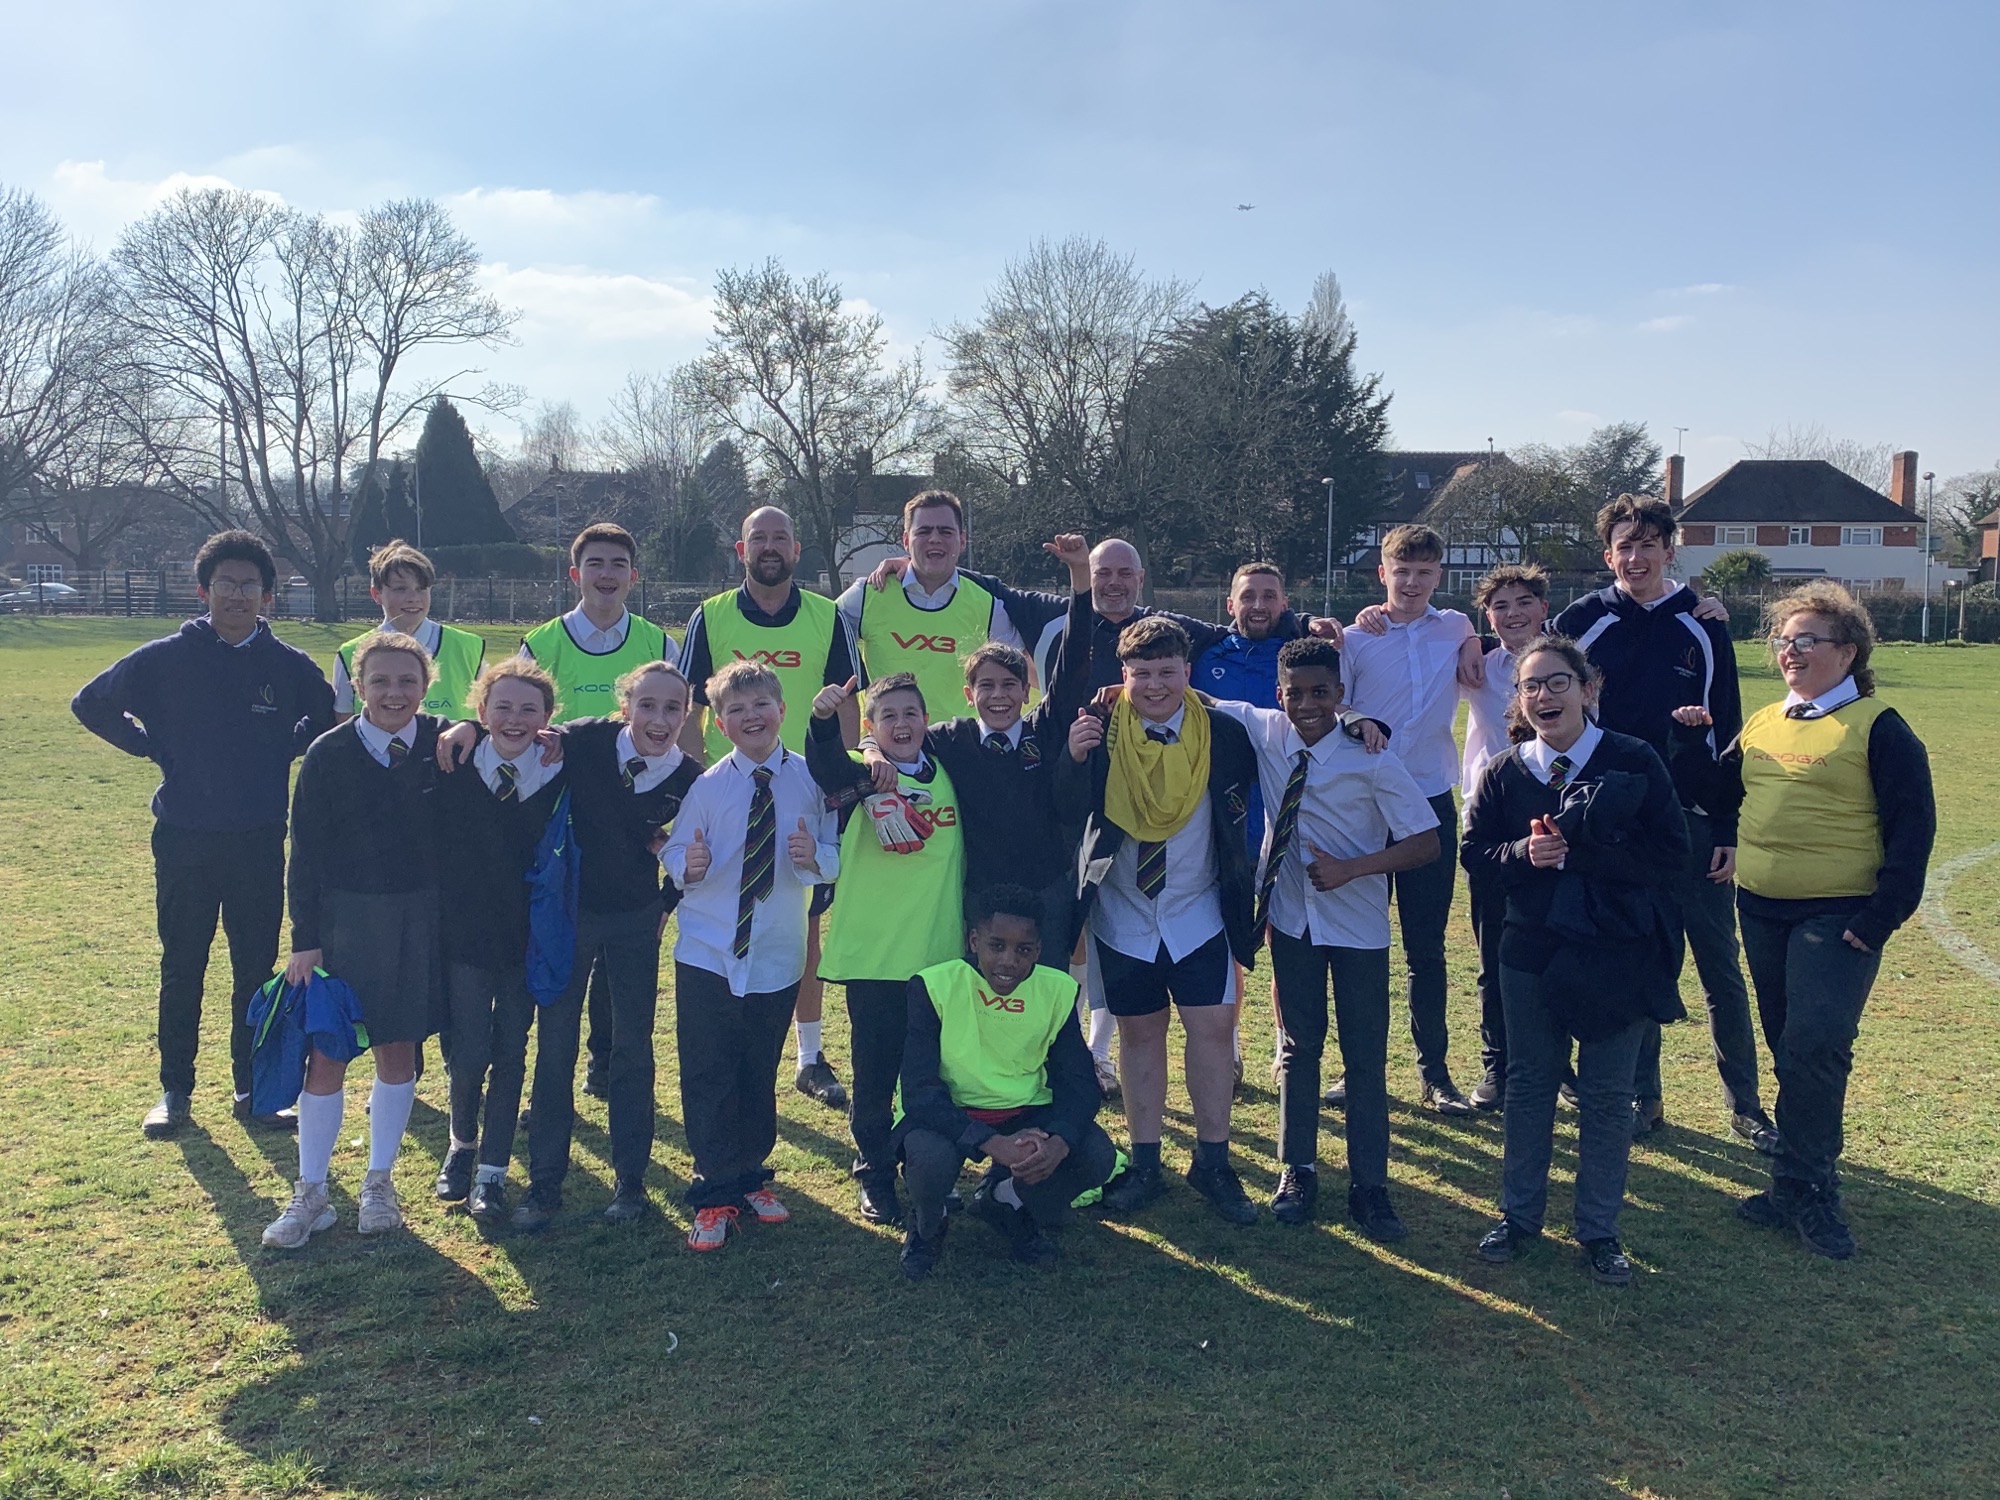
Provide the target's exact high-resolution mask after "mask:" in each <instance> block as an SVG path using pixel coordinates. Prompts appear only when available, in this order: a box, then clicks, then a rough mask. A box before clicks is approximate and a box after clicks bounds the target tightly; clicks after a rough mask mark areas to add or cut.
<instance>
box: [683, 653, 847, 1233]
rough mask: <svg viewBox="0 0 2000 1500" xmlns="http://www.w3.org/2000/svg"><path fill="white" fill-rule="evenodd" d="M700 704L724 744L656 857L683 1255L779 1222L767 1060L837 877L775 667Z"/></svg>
mask: <svg viewBox="0 0 2000 1500" xmlns="http://www.w3.org/2000/svg"><path fill="white" fill-rule="evenodd" d="M707 696H708V705H709V711H710V713H711V714H712V715H713V716H714V718H715V722H716V724H717V725H718V727H720V729H721V730H722V733H723V734H724V735H725V736H726V737H727V738H728V740H729V743H730V744H731V745H732V746H733V747H734V748H733V749H732V750H731V751H730V753H729V754H727V755H725V756H724V757H723V758H722V759H721V760H719V761H717V762H716V763H715V764H714V765H712V766H710V767H709V768H708V770H706V771H705V772H703V773H702V775H701V778H700V779H699V780H697V781H696V782H695V784H694V785H693V787H691V788H690V789H689V791H688V795H687V800H686V801H685V802H684V803H682V804H681V811H680V816H679V817H678V818H676V819H675V820H674V831H673V834H672V836H671V837H670V838H669V839H668V840H667V843H666V847H665V848H663V849H662V850H661V851H660V863H661V864H662V865H663V866H664V867H665V869H666V872H667V877H668V879H670V880H672V881H673V883H674V884H675V885H676V886H678V887H679V888H680V890H681V891H682V893H683V895H682V899H681V903H680V905H679V907H678V908H677V910H678V911H679V913H680V937H679V939H678V940H677V941H676V942H675V944H674V1002H675V1003H674V1016H675V1020H674V1031H675V1036H676V1038H677V1041H678V1044H679V1048H680V1070H681V1118H682V1120H683V1121H684V1122H685V1123H686V1126H687V1137H688V1148H689V1150H690V1151H691V1152H692V1153H693V1155H694V1176H693V1177H692V1178H691V1179H690V1180H689V1182H688V1189H687V1198H686V1202H687V1205H688V1207H689V1208H691V1209H693V1210H694V1227H693V1228H692V1229H690V1230H689V1231H688V1241H687V1242H688V1248H689V1249H691V1250H720V1249H721V1248H722V1247H723V1245H724V1244H725V1243H726V1242H727V1241H728V1238H729V1231H730V1230H731V1229H733V1228H734V1227H735V1225H736V1222H737V1218H738V1216H739V1215H740V1214H741V1212H742V1210H743V1209H744V1208H746V1207H747V1208H748V1209H749V1210H750V1212H751V1213H752V1214H753V1215H755V1217H756V1219H757V1222H758V1223H760V1224H782V1223H784V1222H785V1221H786V1220H787V1219H789V1218H790V1217H791V1214H790V1212H789V1211H788V1210H787V1209H786V1208H785V1205H784V1204H783V1203H781V1202H779V1201H778V1198H777V1197H776V1195H774V1194H773V1193H772V1192H771V1190H770V1181H771V1169H770V1167H768V1166H767V1165H765V1162H766V1159H767V1158H768V1157H769V1156H770V1154H771V1148H772V1147H773V1146H775V1145H776V1144H777V1141H778V1081H777V1080H778V1065H779V1064H780V1063H781V1062H782V1061H783V1060H784V1055H785V1031H786V1028H787V1027H789V1026H790V1025H791V1023H792V1008H793V1006H794V1004H795V1003H796V1002H797V1000H798V994H799V980H800V979H801V978H802V977H803V976H804V974H805V969H806V923H807V909H808V907H809V906H810V904H811V901H812V894H813V887H814V886H815V885H816V884H818V883H819V882H822V881H829V880H832V879H833V878H834V877H835V876H836V875H838V874H839V873H840V852H839V850H838V848H837V847H836V846H835V842H834V839H835V833H834V825H833V818H832V816H831V815H830V814H829V813H828V812H827V811H826V806H825V803H824V801H823V800H822V799H821V797H820V794H819V788H818V787H817V786H816V785H815V784H814V783H813V779H812V776H811V775H810V773H808V772H807V770H806V763H805V761H804V759H803V758H802V757H800V756H797V755H794V754H792V752H791V751H789V750H787V749H786V748H785V747H784V746H783V745H782V744H781V743H780V742H779V739H778V730H779V727H780V726H781V725H782V724H783V723H784V720H785V695H784V689H783V687H782V685H781V684H780V683H779V680H778V675H777V673H775V672H773V671H772V670H771V669H770V668H769V667H765V666H760V665H758V664H756V663H754V662H743V661H740V662H735V663H732V664H731V665H729V666H727V667H724V668H723V669H722V670H721V671H720V672H717V673H716V674H715V675H714V676H713V677H711V678H709V679H708V684H707Z"/></svg>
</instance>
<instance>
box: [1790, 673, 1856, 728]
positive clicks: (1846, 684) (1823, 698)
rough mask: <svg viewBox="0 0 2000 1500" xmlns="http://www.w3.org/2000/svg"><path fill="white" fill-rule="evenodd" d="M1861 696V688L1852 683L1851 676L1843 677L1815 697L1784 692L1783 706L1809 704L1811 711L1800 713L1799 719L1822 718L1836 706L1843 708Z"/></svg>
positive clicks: (1791, 706) (1794, 706)
mask: <svg viewBox="0 0 2000 1500" xmlns="http://www.w3.org/2000/svg"><path fill="white" fill-rule="evenodd" d="M1860 696H1861V689H1860V688H1858V687H1856V686H1855V685H1854V679H1853V678H1852V677H1843V678H1841V679H1840V681H1839V682H1838V683H1836V684H1835V685H1834V686H1832V687H1830V688H1828V689H1827V690H1826V691H1825V692H1823V693H1821V694H1820V695H1819V696H1818V697H1817V698H1801V697H1800V696H1799V695H1798V694H1797V693H1787V694H1785V707H1786V708H1787V709H1792V708H1797V707H1798V706H1799V705H1800V704H1801V703H1806V704H1810V705H1811V706H1812V712H1810V713H1803V714H1800V715H1799V717H1800V718H1801V719H1824V718H1825V717H1826V716H1827V715H1828V714H1830V713H1832V712H1833V711H1834V710H1835V709H1836V708H1845V707H1847V705H1848V704H1850V703H1852V702H1853V701H1854V700H1855V699H1856V698H1859V697H1860Z"/></svg>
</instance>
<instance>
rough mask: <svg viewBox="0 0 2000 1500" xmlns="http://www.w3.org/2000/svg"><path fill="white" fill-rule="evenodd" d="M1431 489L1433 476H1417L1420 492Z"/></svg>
mask: <svg viewBox="0 0 2000 1500" xmlns="http://www.w3.org/2000/svg"><path fill="white" fill-rule="evenodd" d="M1430 487H1431V476H1430V475H1428V474H1419V475H1418V476H1417V488H1418V489H1420V490H1427V489H1429V488H1430Z"/></svg>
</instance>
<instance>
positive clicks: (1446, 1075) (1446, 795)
mask: <svg viewBox="0 0 2000 1500" xmlns="http://www.w3.org/2000/svg"><path fill="white" fill-rule="evenodd" d="M1430 804H1431V811H1432V813H1434V814H1435V815H1436V816H1437V820H1438V857H1437V858H1436V859H1434V860H1432V861H1431V862H1430V863H1429V864H1427V865H1418V866H1417V867H1416V869H1414V870H1403V871H1399V872H1398V873H1397V874H1394V875H1391V876H1390V877H1389V882H1390V885H1391V886H1392V887H1393V888H1394V890H1395V892H1396V920H1397V923H1398V924H1399V925H1400V927H1401V928H1402V933H1403V958H1404V960H1405V961H1406V962H1407V963H1408V964H1409V967H1410V989H1409V1000H1410V1040H1411V1041H1413V1042H1415V1043H1416V1045H1417V1075H1418V1077H1420V1078H1422V1079H1423V1081H1424V1082H1425V1083H1444V1082H1446V1081H1447V1080H1449V1079H1450V1077H1451V1074H1450V1071H1449V1070H1448V1068H1447V1067H1446V1064H1445V1047H1446V1044H1447V1043H1448V1042H1449V1041H1450V1034H1449V1032H1448V1031H1447V1030H1446V1027H1445V996H1446V989H1447V986H1446V982H1445V967H1444V935H1445V929H1446V927H1447V926H1448V925H1449V924H1450V922H1451V898H1452V892H1453V891H1454V890H1455V889H1456V888H1457V885H1458V809H1457V807H1456V806H1454V805H1453V803H1452V800H1451V792H1450V791H1449V790H1446V791H1442V792H1439V793H1438V794H1437V795H1436V796H1435V797H1433V798H1431V799H1430Z"/></svg>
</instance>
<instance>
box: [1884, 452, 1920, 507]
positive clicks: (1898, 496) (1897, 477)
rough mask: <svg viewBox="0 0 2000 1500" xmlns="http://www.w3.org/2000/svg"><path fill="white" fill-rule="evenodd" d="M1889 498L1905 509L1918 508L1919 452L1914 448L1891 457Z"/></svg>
mask: <svg viewBox="0 0 2000 1500" xmlns="http://www.w3.org/2000/svg"><path fill="white" fill-rule="evenodd" d="M1889 498H1890V499H1891V500H1893V501H1895V502H1896V504H1898V505H1900V506H1902V507H1903V509H1904V510H1909V511H1914V510H1915V509H1916V508H1917V453H1916V450H1915V449H1914V448H1912V449H1909V450H1908V451H1906V452H1903V453H1897V454H1892V455H1891V456H1890V459H1889Z"/></svg>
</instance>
